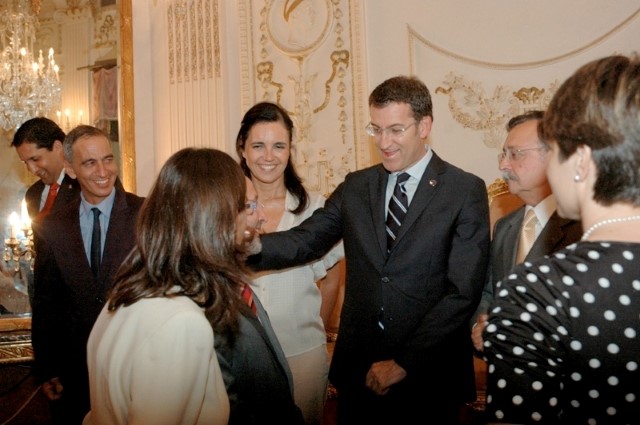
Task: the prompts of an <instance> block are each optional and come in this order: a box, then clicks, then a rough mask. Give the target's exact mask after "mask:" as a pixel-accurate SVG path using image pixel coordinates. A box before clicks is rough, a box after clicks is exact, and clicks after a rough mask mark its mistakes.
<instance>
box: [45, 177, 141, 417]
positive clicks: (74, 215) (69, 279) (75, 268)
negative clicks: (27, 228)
mask: <svg viewBox="0 0 640 425" xmlns="http://www.w3.org/2000/svg"><path fill="white" fill-rule="evenodd" d="M142 202H143V198H140V197H138V196H136V195H133V194H130V193H127V192H124V191H123V190H121V189H118V188H117V187H116V195H115V199H114V203H113V208H112V210H111V216H110V219H109V228H108V231H107V236H106V240H105V245H104V251H103V254H102V262H101V265H100V279H99V281H95V280H94V278H93V276H92V274H91V267H90V265H89V261H88V260H87V255H86V253H85V250H84V246H83V243H82V234H81V232H80V219H79V209H80V196H78V197H76V198H75V200H73V201H72V202H69V203H67V205H66V206H64V208H63V209H61V210H60V211H58V212H56V213H55V214H49V215H48V216H47V217H46V218H45V219H44V220H43V223H42V225H41V226H38V227H37V228H36V229H34V231H35V234H34V235H35V243H36V253H37V255H36V262H35V269H34V294H33V306H32V310H33V313H32V314H33V319H32V334H33V335H32V338H33V349H34V356H35V366H36V375H37V377H38V379H39V381H46V380H49V379H51V378H53V377H56V376H58V377H60V378H61V381H62V383H63V385H64V386H65V392H67V390H77V391H79V392H84V393H85V394H86V395H87V396H88V391H89V382H88V379H85V378H86V375H87V364H86V344H87V340H88V338H89V333H90V331H91V328H92V326H93V324H94V322H95V320H96V318H97V317H98V314H99V313H100V310H101V309H102V307H103V305H104V302H105V299H106V297H107V291H108V290H109V289H110V288H111V285H112V282H113V278H114V276H115V274H116V271H117V270H118V267H120V264H121V263H122V261H123V260H124V259H125V257H126V256H127V255H128V254H129V252H130V251H131V249H132V248H133V246H134V243H135V228H136V226H135V225H136V219H137V216H138V211H139V209H140V206H141V205H142ZM76 385H79V386H82V388H75V386H76ZM87 410H88V405H87ZM85 413H86V412H85Z"/></svg>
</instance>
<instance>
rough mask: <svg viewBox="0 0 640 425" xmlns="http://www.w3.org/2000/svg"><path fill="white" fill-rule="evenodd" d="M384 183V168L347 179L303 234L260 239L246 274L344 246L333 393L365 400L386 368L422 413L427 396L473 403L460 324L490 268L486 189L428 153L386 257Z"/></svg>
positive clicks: (299, 229) (467, 342)
mask: <svg viewBox="0 0 640 425" xmlns="http://www.w3.org/2000/svg"><path fill="white" fill-rule="evenodd" d="M387 179H388V173H387V172H386V171H385V169H384V168H383V167H382V165H376V166H373V167H370V168H367V169H364V170H361V171H356V172H354V173H351V174H349V175H347V177H346V179H345V181H344V182H343V183H342V184H340V185H339V186H338V188H337V189H336V190H335V191H334V192H333V193H332V194H331V196H330V197H329V199H328V200H327V202H326V203H325V206H324V208H320V209H318V210H316V211H315V212H314V214H313V215H312V216H311V217H310V218H309V219H307V220H306V221H305V222H303V223H302V224H301V225H300V226H298V227H296V228H293V229H292V230H289V231H286V232H280V233H271V234H268V235H264V236H263V237H262V243H263V250H262V253H261V254H259V255H257V256H254V257H250V265H252V266H253V267H255V268H261V269H265V268H284V267H289V266H292V265H295V264H299V263H303V262H307V261H310V260H312V259H314V258H318V257H319V256H321V255H322V254H323V253H325V252H326V251H327V250H329V249H330V248H331V247H332V246H333V245H334V244H335V243H336V242H338V241H339V240H340V238H342V239H343V242H344V250H345V259H346V268H347V275H346V285H345V299H344V304H343V307H342V313H341V317H340V328H339V334H338V340H337V342H336V346H335V351H334V353H333V359H332V364H331V369H330V379H331V381H332V383H333V384H334V385H335V386H336V387H337V389H338V391H339V392H341V391H348V390H350V389H352V390H355V391H358V390H359V391H364V386H365V376H366V373H367V371H368V370H369V368H370V366H371V365H372V363H374V362H377V361H381V360H388V359H393V360H395V361H396V362H397V363H398V364H399V365H400V366H402V367H403V368H404V369H405V370H406V371H407V377H406V378H405V380H404V381H403V383H402V385H398V386H395V387H394V388H398V389H399V388H400V387H402V388H404V394H405V395H410V396H411V397H412V398H419V399H422V400H424V402H425V403H428V402H429V400H432V398H430V396H432V395H434V393H436V395H438V396H442V397H443V398H448V400H450V401H451V402H454V401H461V400H465V399H475V387H474V374H473V363H472V357H473V356H472V350H471V341H470V338H469V332H468V327H467V321H468V320H469V318H470V316H471V314H472V313H473V311H474V310H475V308H476V306H477V304H478V301H479V300H480V294H481V292H482V287H483V285H484V279H485V275H486V269H487V264H488V258H489V211H488V210H489V209H488V198H487V191H486V187H485V185H484V182H483V181H482V180H481V179H480V178H478V177H476V176H474V175H472V174H469V173H467V172H464V171H463V170H460V169H459V168H456V167H454V166H453V165H451V164H449V163H447V162H445V161H443V160H442V159H440V158H439V157H438V156H437V155H436V154H435V153H434V155H433V157H432V159H431V162H430V163H429V165H428V167H427V169H426V170H425V172H424V175H423V177H422V179H421V181H420V183H419V185H418V188H417V190H416V193H415V195H414V197H413V200H412V202H411V205H410V206H409V209H408V212H407V215H406V217H405V219H404V222H403V224H402V226H401V228H400V230H399V233H398V236H397V240H396V243H395V245H394V248H393V250H392V251H391V252H390V253H389V254H388V253H387V248H386V234H385V202H386V201H385V192H386V186H387ZM379 321H383V322H384V331H382V330H381V329H380V327H379V325H378V322H379ZM392 392H393V390H392ZM436 407H437V406H436Z"/></svg>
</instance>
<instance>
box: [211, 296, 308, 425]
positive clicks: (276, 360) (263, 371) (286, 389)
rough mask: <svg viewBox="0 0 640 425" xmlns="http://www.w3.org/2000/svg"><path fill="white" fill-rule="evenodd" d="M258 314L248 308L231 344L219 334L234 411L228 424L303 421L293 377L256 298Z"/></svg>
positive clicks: (217, 343)
mask: <svg viewBox="0 0 640 425" xmlns="http://www.w3.org/2000/svg"><path fill="white" fill-rule="evenodd" d="M253 300H254V302H255V304H256V309H257V317H256V315H254V314H252V313H251V311H250V310H249V308H248V307H247V309H246V310H247V311H245V312H243V313H242V314H241V315H240V317H239V331H238V334H237V337H236V340H235V343H234V344H233V345H231V344H230V343H229V341H227V340H225V338H224V337H223V336H222V335H216V337H215V347H216V355H217V356H218V362H219V363H220V369H221V370H222V376H223V378H224V383H225V387H226V388H227V394H228V395H229V403H230V405H231V414H230V416H229V424H230V425H233V424H242V425H246V424H271V423H273V424H283V425H284V424H302V423H303V419H302V412H301V411H300V409H298V407H297V406H296V405H295V403H294V401H293V378H292V376H291V371H290V369H289V364H288V363H287V359H286V357H285V355H284V352H283V351H282V347H281V346H280V343H279V342H278V338H277V337H276V334H275V332H274V331H273V328H272V327H271V322H270V321H269V316H267V312H266V311H265V309H264V307H263V306H262V304H261V303H260V300H258V297H256V296H255V294H254V297H253Z"/></svg>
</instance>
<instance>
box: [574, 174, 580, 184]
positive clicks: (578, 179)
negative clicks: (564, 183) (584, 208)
mask: <svg viewBox="0 0 640 425" xmlns="http://www.w3.org/2000/svg"><path fill="white" fill-rule="evenodd" d="M573 181H574V182H576V183H578V182H579V181H580V174H576V175H575V176H573Z"/></svg>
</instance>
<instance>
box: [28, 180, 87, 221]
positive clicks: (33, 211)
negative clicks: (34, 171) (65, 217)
mask: <svg viewBox="0 0 640 425" xmlns="http://www.w3.org/2000/svg"><path fill="white" fill-rule="evenodd" d="M44 187H45V184H44V183H43V182H42V180H38V181H37V182H35V183H34V184H32V185H31V186H30V187H29V189H27V193H25V195H24V199H25V201H26V202H27V212H28V213H29V217H31V220H32V221H33V220H35V218H36V216H37V215H38V212H40V199H41V198H42V191H43V190H44ZM79 194H80V184H79V183H78V181H77V180H76V179H73V178H71V177H69V176H68V175H67V174H65V176H64V179H62V184H61V185H60V189H58V195H57V196H56V200H55V201H54V203H53V207H52V209H51V213H53V214H55V213H56V212H57V211H59V210H61V209H62V208H63V207H64V206H65V205H66V204H67V203H69V202H71V201H72V200H74V199H75V198H76V197H77V196H79Z"/></svg>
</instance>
